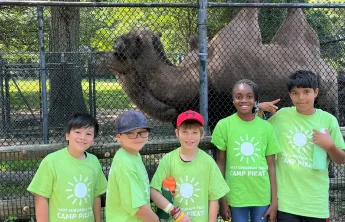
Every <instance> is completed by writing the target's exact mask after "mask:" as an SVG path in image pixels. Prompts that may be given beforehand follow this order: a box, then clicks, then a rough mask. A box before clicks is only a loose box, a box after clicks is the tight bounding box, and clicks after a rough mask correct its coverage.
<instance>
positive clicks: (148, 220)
mask: <svg viewBox="0 0 345 222" xmlns="http://www.w3.org/2000/svg"><path fill="white" fill-rule="evenodd" d="M135 215H136V216H137V217H139V219H140V220H142V221H144V222H158V221H159V219H158V217H157V215H156V214H155V213H154V212H153V210H152V209H151V207H150V206H149V205H147V204H145V205H143V206H141V207H139V210H138V211H137V213H136V214H135Z"/></svg>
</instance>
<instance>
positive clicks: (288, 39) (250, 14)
mask: <svg viewBox="0 0 345 222" xmlns="http://www.w3.org/2000/svg"><path fill="white" fill-rule="evenodd" d="M160 38H161V34H159V33H155V32H153V31H152V30H151V29H149V28H135V29H133V30H132V31H131V32H129V33H128V34H125V35H123V36H121V37H119V38H118V39H117V40H116V42H115V45H114V52H112V53H107V54H106V56H105V57H104V58H105V59H104V61H106V62H107V66H108V67H109V68H110V69H111V70H112V71H113V72H114V74H115V75H117V76H118V78H119V80H120V82H121V84H122V86H123V88H124V90H125V91H126V93H127V94H128V95H129V97H130V98H131V99H132V101H133V102H134V103H135V104H136V105H137V107H138V108H139V109H140V110H142V111H144V112H145V113H147V114H148V115H150V116H152V117H154V118H156V119H158V120H161V121H174V119H175V118H176V116H177V114H178V113H179V112H181V111H183V110H187V109H198V95H199V73H198V56H197V49H194V50H192V51H190V52H188V54H187V55H186V56H185V58H184V60H183V61H182V62H181V64H179V65H176V66H175V65H173V64H171V62H170V61H169V60H168V58H167V56H166V54H165V52H164V48H163V45H162V43H161V42H160ZM208 54H209V56H208V82H209V92H210V96H209V112H210V113H211V112H212V111H217V112H218V114H212V113H211V114H210V121H214V123H213V124H215V123H216V122H217V121H218V120H219V119H220V118H222V117H224V116H227V115H229V114H231V110H230V109H229V104H231V103H232V99H231V93H232V86H233V84H234V83H235V82H236V81H237V80H239V79H243V78H248V79H251V80H253V81H254V82H256V83H257V84H258V86H259V89H260V99H261V101H270V100H273V99H276V98H281V99H282V101H281V103H280V104H279V106H286V105H290V100H289V99H288V92H287V89H286V86H285V85H286V83H287V79H288V76H289V75H290V74H291V73H292V72H294V71H297V70H301V69H305V70H311V71H314V72H316V73H317V74H318V76H319V79H320V88H321V90H320V91H321V93H320V95H319V106H320V107H321V108H324V109H326V110H329V111H333V113H334V111H335V109H336V107H337V104H338V102H337V101H338V98H337V74H336V72H335V71H334V70H333V69H332V68H331V67H329V66H328V65H327V64H326V63H325V61H324V60H323V59H322V58H321V55H320V43H319V40H318V37H317V35H316V33H315V32H314V30H313V29H312V28H311V27H310V25H309V24H308V22H307V20H306V18H305V15H304V13H303V11H302V9H288V14H287V17H286V19H285V20H284V22H283V23H282V25H281V26H280V28H279V30H278V32H277V33H276V36H275V37H274V39H273V41H272V42H271V43H270V44H263V43H262V41H261V33H260V28H259V24H258V9H257V8H244V9H241V10H240V12H239V13H238V14H237V15H236V16H235V18H234V19H233V20H231V21H230V23H229V24H228V25H227V26H226V27H224V28H223V29H221V30H220V31H219V32H218V33H217V34H216V35H215V36H214V37H213V38H212V39H211V41H210V42H209V44H208ZM219 111H220V112H219Z"/></svg>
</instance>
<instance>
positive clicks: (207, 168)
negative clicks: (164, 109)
mask: <svg viewBox="0 0 345 222" xmlns="http://www.w3.org/2000/svg"><path fill="white" fill-rule="evenodd" d="M203 126H204V120H203V118H202V116H201V115H200V114H199V113H197V112H195V111H192V110H188V111H186V112H184V113H181V114H180V115H179V116H178V118H177V125H176V136H177V138H178V139H179V141H180V144H181V146H180V148H178V149H176V150H174V151H171V152H170V153H168V154H166V155H165V156H164V157H163V158H162V160H161V161H160V163H159V165H158V169H157V171H156V173H155V174H154V176H153V178H152V181H151V199H152V201H153V202H154V203H155V204H156V205H157V207H159V208H161V209H163V210H165V211H166V212H168V213H170V214H172V212H174V213H175V212H176V209H177V207H179V208H180V209H181V212H180V213H179V214H177V215H175V214H174V215H172V216H173V218H174V219H178V220H177V221H180V220H179V218H180V219H181V221H193V222H215V221H216V220H217V213H218V199H219V198H221V197H223V196H224V195H225V194H226V193H227V192H228V191H229V187H228V185H227V184H226V182H225V180H224V178H223V176H222V174H221V172H220V170H219V168H218V166H217V164H216V162H215V161H214V160H213V159H212V157H211V156H210V155H208V154H207V153H205V152H204V151H203V150H200V149H199V148H198V145H199V143H200V140H201V139H202V138H203V137H204V129H203ZM167 177H173V178H174V179H175V181H176V195H175V197H174V201H173V205H172V204H170V203H169V202H168V200H167V199H166V198H165V197H164V196H163V195H162V194H161V188H162V182H163V180H164V179H165V178H167ZM179 215H181V217H179ZM183 215H184V216H183Z"/></svg>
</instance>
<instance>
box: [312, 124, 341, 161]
mask: <svg viewBox="0 0 345 222" xmlns="http://www.w3.org/2000/svg"><path fill="white" fill-rule="evenodd" d="M313 131H314V134H313V142H314V143H315V144H316V145H318V146H319V147H322V148H324V149H325V150H326V152H327V153H328V156H329V157H330V158H331V160H333V162H335V163H337V164H343V163H345V152H344V151H343V150H341V149H339V148H338V147H336V145H335V144H334V142H333V140H332V138H331V136H330V133H329V130H328V129H326V133H321V132H320V131H318V130H313Z"/></svg>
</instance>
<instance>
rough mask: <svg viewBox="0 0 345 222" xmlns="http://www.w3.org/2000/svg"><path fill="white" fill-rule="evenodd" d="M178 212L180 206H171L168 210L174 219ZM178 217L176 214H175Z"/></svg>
mask: <svg viewBox="0 0 345 222" xmlns="http://www.w3.org/2000/svg"><path fill="white" fill-rule="evenodd" d="M178 213H180V208H178V207H173V208H172V209H171V211H170V215H171V216H172V217H173V218H174V219H175V218H176V215H177V214H178ZM177 217H178V216H177Z"/></svg>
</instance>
